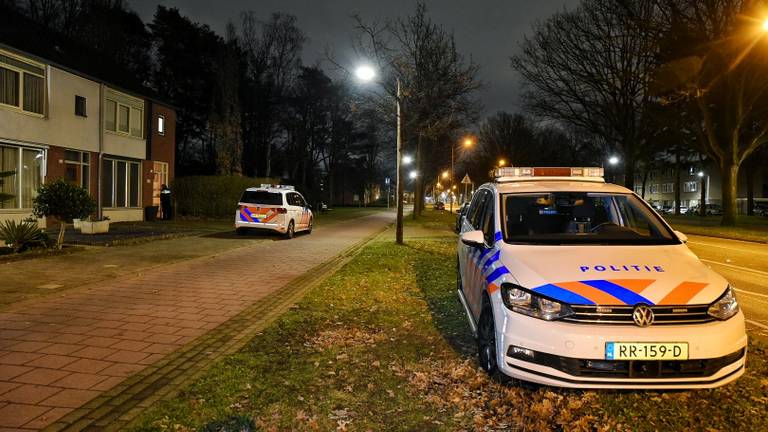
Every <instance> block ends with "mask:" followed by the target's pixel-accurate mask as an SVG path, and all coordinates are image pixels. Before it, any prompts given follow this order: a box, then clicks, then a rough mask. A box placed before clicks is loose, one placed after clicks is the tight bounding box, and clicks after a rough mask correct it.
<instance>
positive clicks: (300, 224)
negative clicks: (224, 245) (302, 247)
mask: <svg viewBox="0 0 768 432" xmlns="http://www.w3.org/2000/svg"><path fill="white" fill-rule="evenodd" d="M237 205H238V209H237V212H236V213H235V230H236V231H237V233H238V234H241V235H242V234H245V233H246V232H248V231H249V230H255V229H260V230H272V231H277V232H279V233H281V234H283V235H284V236H285V237H286V238H289V239H291V238H293V236H294V235H295V234H296V233H297V232H300V231H305V232H306V233H307V234H311V233H312V224H313V223H314V217H313V215H312V208H311V207H310V206H309V205H308V204H307V201H306V200H305V199H304V197H303V196H302V195H301V194H300V193H298V192H296V189H295V188H294V187H293V186H288V185H269V184H263V185H261V186H260V187H257V188H248V189H246V190H245V191H244V192H243V195H242V196H241V197H240V201H239V202H238V203H237Z"/></svg>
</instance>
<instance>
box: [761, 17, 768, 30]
mask: <svg viewBox="0 0 768 432" xmlns="http://www.w3.org/2000/svg"><path fill="white" fill-rule="evenodd" d="M762 28H763V31H764V32H768V18H766V19H765V20H763V27H762Z"/></svg>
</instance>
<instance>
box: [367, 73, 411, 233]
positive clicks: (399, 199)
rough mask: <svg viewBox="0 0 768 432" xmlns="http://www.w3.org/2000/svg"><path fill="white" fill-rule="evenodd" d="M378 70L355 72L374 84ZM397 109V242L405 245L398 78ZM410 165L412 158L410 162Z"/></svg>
mask: <svg viewBox="0 0 768 432" xmlns="http://www.w3.org/2000/svg"><path fill="white" fill-rule="evenodd" d="M376 75H377V74H376V69H374V68H373V67H372V66H370V65H367V64H364V65H360V66H358V67H357V69H356V70H355V76H356V77H357V79H358V80H360V81H361V82H364V83H369V82H373V81H374V80H375V78H376ZM394 96H395V107H396V113H397V138H396V143H397V144H396V148H397V162H396V167H397V170H396V171H397V172H396V177H397V180H396V182H397V183H396V187H395V190H396V191H397V192H396V193H395V194H396V195H397V222H396V229H395V242H397V243H398V244H403V181H402V180H403V173H402V168H401V166H400V165H401V162H405V161H404V160H403V154H402V153H403V131H402V127H401V124H402V115H401V113H400V108H401V103H400V102H401V100H402V91H401V88H400V78H396V81H395V95H394ZM406 163H410V157H409V162H406Z"/></svg>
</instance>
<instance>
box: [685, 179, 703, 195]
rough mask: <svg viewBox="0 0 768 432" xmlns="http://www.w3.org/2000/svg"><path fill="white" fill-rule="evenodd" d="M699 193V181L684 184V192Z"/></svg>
mask: <svg viewBox="0 0 768 432" xmlns="http://www.w3.org/2000/svg"><path fill="white" fill-rule="evenodd" d="M698 191H699V182H697V181H687V182H685V183H683V192H689V193H693V192H698Z"/></svg>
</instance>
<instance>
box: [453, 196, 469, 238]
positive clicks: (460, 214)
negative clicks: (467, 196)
mask: <svg viewBox="0 0 768 432" xmlns="http://www.w3.org/2000/svg"><path fill="white" fill-rule="evenodd" d="M468 208H469V203H468V202H465V203H464V204H462V205H461V207H459V211H458V213H457V214H456V228H455V230H456V232H459V231H461V222H462V218H463V217H464V216H465V215H466V214H467V209H468Z"/></svg>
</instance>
